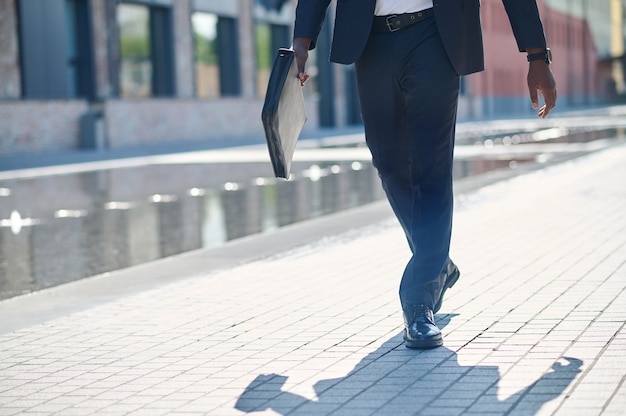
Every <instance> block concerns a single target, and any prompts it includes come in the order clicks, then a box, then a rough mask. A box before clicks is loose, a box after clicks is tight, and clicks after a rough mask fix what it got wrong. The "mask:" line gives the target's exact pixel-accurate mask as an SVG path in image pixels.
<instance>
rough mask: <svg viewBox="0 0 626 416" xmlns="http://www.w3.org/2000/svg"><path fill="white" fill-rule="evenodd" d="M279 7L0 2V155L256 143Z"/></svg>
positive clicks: (288, 14)
mask: <svg viewBox="0 0 626 416" xmlns="http://www.w3.org/2000/svg"><path fill="white" fill-rule="evenodd" d="M283 3H285V1H284V0H282V1H280V0H232V1H224V0H176V1H174V0H132V1H126V0H2V1H0V154H7V153H20V152H40V151H60V150H61V151H62V150H71V149H78V148H120V147H127V146H138V145H146V144H155V143H165V142H195V141H206V140H211V139H220V140H223V139H228V138H231V137H247V136H262V126H261V122H260V116H259V114H260V110H261V107H262V104H263V94H264V88H265V83H266V80H267V74H268V71H269V66H270V65H271V62H272V59H273V54H274V52H273V51H274V49H275V48H277V47H279V46H289V45H290V44H291V24H292V21H293V5H291V4H286V5H283ZM310 120H311V122H310V123H309V125H310V126H314V125H316V124H317V120H316V119H315V112H312V114H310ZM0 168H1V167H0Z"/></svg>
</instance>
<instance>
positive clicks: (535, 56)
mask: <svg viewBox="0 0 626 416" xmlns="http://www.w3.org/2000/svg"><path fill="white" fill-rule="evenodd" d="M526 52H528V56H527V59H528V62H536V61H539V62H541V61H543V62H545V63H546V64H548V65H550V64H551V63H552V51H551V50H550V48H529V49H527V50H526Z"/></svg>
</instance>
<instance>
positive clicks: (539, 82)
mask: <svg viewBox="0 0 626 416" xmlns="http://www.w3.org/2000/svg"><path fill="white" fill-rule="evenodd" d="M528 91H529V93H530V101H531V103H532V106H533V108H534V109H538V108H539V95H538V93H539V92H540V93H541V95H542V97H543V102H544V105H543V106H542V107H541V108H539V111H538V113H537V115H538V116H539V117H540V118H546V117H547V116H548V114H550V111H552V109H553V108H554V107H555V106H556V95H557V94H556V82H555V80H554V75H553V74H552V71H551V69H550V66H549V65H547V64H546V63H545V62H542V61H534V62H531V63H530V66H529V70H528Z"/></svg>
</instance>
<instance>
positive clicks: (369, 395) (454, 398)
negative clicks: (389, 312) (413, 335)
mask: <svg viewBox="0 0 626 416" xmlns="http://www.w3.org/2000/svg"><path fill="white" fill-rule="evenodd" d="M438 318H439V319H438V323H439V325H440V326H441V327H443V326H445V325H446V324H447V323H448V322H449V321H450V318H451V315H447V316H444V317H438ZM582 364H583V361H582V360H579V359H577V358H571V357H562V358H561V359H560V360H557V361H556V362H555V363H554V364H553V365H552V370H551V371H550V372H548V373H546V374H544V375H543V376H541V377H540V378H539V379H538V380H536V381H535V382H534V383H532V384H531V385H529V386H528V387H526V388H524V389H522V390H520V391H518V392H516V393H514V394H512V395H511V396H509V397H508V398H507V399H505V400H499V399H498V394H497V393H498V385H499V382H500V374H499V370H498V367H497V366H489V365H478V366H462V365H460V364H459V363H458V361H457V354H456V353H455V352H454V351H451V350H449V349H447V348H445V347H441V348H436V349H433V350H426V351H419V350H410V349H407V348H405V347H404V342H403V339H402V334H398V335H396V336H394V337H392V338H390V339H389V340H387V341H386V342H385V343H384V344H383V345H381V346H380V348H378V349H377V350H376V351H374V352H373V353H371V354H369V355H368V356H367V357H365V358H364V359H363V360H361V361H360V362H359V364H358V365H357V366H356V367H355V368H354V369H353V370H352V371H350V373H348V374H347V375H346V376H345V377H341V378H335V379H328V380H321V381H319V382H317V383H316V384H315V385H314V386H313V387H314V390H315V393H316V395H317V400H309V399H308V398H306V397H303V396H300V395H298V394H294V393H290V392H288V391H284V390H282V387H283V385H284V384H285V382H286V381H287V377H286V376H283V375H279V374H261V375H259V376H257V377H256V378H255V379H254V380H253V381H252V382H251V383H250V384H249V385H248V387H247V388H246V390H245V391H244V392H243V393H242V394H241V396H240V397H239V399H238V400H237V403H236V404H235V408H236V409H238V410H241V411H243V412H257V411H265V410H267V409H271V410H273V411H274V412H277V413H279V414H281V415H304V414H307V415H328V414H334V412H337V414H342V415H365V414H381V415H392V414H412V415H423V414H433V415H435V414H439V415H441V414H446V415H452V414H459V415H460V414H464V413H466V412H467V411H470V412H474V414H479V413H497V414H504V413H507V412H509V411H513V412H514V413H515V414H520V415H535V414H537V413H538V412H539V410H540V409H541V407H542V406H543V405H544V404H546V403H548V402H550V401H552V400H553V399H555V398H556V397H558V396H559V395H560V394H561V393H563V392H564V391H565V389H567V387H568V386H569V385H570V384H571V382H572V381H573V380H574V379H575V377H576V375H577V374H579V373H580V372H581V370H580V368H581V366H582Z"/></svg>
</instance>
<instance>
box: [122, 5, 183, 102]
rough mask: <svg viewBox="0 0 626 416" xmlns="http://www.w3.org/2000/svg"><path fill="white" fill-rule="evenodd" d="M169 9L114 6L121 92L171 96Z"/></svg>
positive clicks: (143, 95)
mask: <svg viewBox="0 0 626 416" xmlns="http://www.w3.org/2000/svg"><path fill="white" fill-rule="evenodd" d="M171 20H172V16H171V10H170V9H169V8H166V7H151V6H146V5H141V4H132V3H122V4H119V5H118V6H117V22H118V27H119V39H120V95H121V96H122V97H124V98H146V97H151V96H155V97H158V96H172V95H174V61H173V32H172V21H171Z"/></svg>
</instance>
